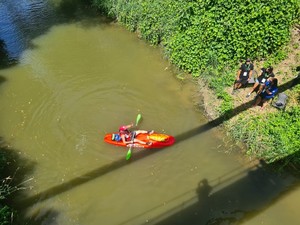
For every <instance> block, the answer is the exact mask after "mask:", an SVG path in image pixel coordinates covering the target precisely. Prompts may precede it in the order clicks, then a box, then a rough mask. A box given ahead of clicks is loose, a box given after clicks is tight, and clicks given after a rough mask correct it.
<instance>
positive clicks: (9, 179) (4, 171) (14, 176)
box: [0, 138, 59, 225]
mask: <svg viewBox="0 0 300 225" xmlns="http://www.w3.org/2000/svg"><path fill="white" fill-rule="evenodd" d="M0 158H1V162H5V163H1V164H0V171H1V172H0V181H1V183H0V187H1V185H2V187H4V188H5V190H8V186H9V187H10V188H9V192H10V193H11V194H10V195H9V196H8V198H7V199H3V200H1V201H0V208H1V207H2V203H3V204H6V205H8V206H10V207H11V208H12V209H14V208H15V207H14V204H13V202H12V201H11V200H10V198H11V197H13V196H14V195H15V194H18V195H20V194H21V193H23V194H22V195H23V197H25V194H24V189H26V188H30V184H31V183H32V182H33V178H32V177H30V174H32V172H33V170H34V168H35V165H36V164H35V163H34V162H29V161H28V160H26V159H24V158H23V157H22V156H21V154H20V152H19V151H18V150H16V149H12V148H11V147H9V146H8V145H7V144H6V143H5V142H4V140H3V139H2V138H0ZM5 185H6V186H5ZM58 215H59V212H58V211H55V210H52V209H47V208H45V209H44V210H43V212H38V215H33V217H34V220H32V219H31V218H28V217H27V216H26V215H23V214H22V213H21V212H17V214H12V215H11V218H10V224H23V225H26V224H31V225H40V224H53V225H55V224H57V223H56V221H55V218H57V216H58ZM2 222H3V224H6V223H5V222H4V221H1V224H2Z"/></svg>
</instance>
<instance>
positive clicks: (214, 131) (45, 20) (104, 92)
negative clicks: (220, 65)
mask: <svg viewBox="0 0 300 225" xmlns="http://www.w3.org/2000/svg"><path fill="white" fill-rule="evenodd" d="M0 22H1V27H0V39H1V40H2V42H3V43H4V44H5V45H4V46H5V48H4V50H5V55H6V56H7V61H8V62H10V63H9V64H7V66H5V67H3V68H2V69H0V77H1V84H0V103H1V108H0V115H1V117H0V136H1V138H2V139H3V140H4V141H5V142H6V143H7V150H8V151H14V152H15V153H16V155H17V156H18V158H19V159H20V161H19V162H18V163H19V170H17V171H16V173H17V174H19V176H20V175H22V182H23V183H22V184H21V186H20V187H24V188H25V190H22V191H20V192H18V193H17V195H16V197H15V199H14V200H13V204H14V205H15V207H17V208H18V209H19V210H20V211H21V212H22V216H23V218H24V221H27V223H28V224H45V225H50V224H61V225H77V224H78V225H81V224H86V225H94V224H95V225H96V224H97V225H98V224H106V225H121V224H130V225H134V224H137V225H138V224H170V225H171V224H172V225H173V224H220V225H221V224H222V225H223V224H224V225H225V224H245V225H254V224H272V225H277V224H278V225H279V224H280V225H281V224H283V223H287V224H290V225H293V224H295V225H296V224H299V221H300V220H299V216H298V215H297V211H296V209H297V203H298V200H299V199H300V190H299V187H298V183H299V182H298V179H297V178H296V177H295V176H293V175H292V174H288V173H285V172H283V173H282V174H277V173H275V172H274V171H272V170H270V169H269V167H268V166H266V165H265V164H264V163H256V162H252V161H251V160H248V159H245V158H244V159H243V156H241V155H240V153H239V147H238V146H236V145H235V144H234V143H232V142H231V141H230V140H228V138H226V135H224V133H223V131H222V130H221V129H220V128H218V127H215V126H214V125H213V124H210V123H208V121H207V119H206V118H205V116H204V115H203V114H202V112H201V109H199V106H198V104H197V101H198V97H197V96H196V95H194V93H196V91H197V85H196V82H193V80H192V79H186V80H183V81H182V80H181V79H177V78H176V74H177V73H178V72H177V71H176V69H174V68H173V67H172V66H171V65H170V64H169V63H168V61H167V60H166V59H164V58H163V54H162V52H161V50H160V49H159V48H158V47H152V46H149V44H147V43H146V42H145V41H143V40H140V39H138V38H137V36H136V34H134V33H130V32H128V31H127V30H125V29H124V28H123V27H121V26H120V25H118V24H116V23H114V22H113V21H109V20H108V19H106V18H103V17H101V16H99V15H98V14H97V12H96V11H94V10H93V9H92V8H91V7H89V6H87V5H85V4H82V3H81V2H80V1H58V0H56V1H55V0H48V1H30V0H22V1H16V0H13V1H0ZM187 77H188V76H187ZM139 113H140V114H141V115H142V120H141V122H140V124H139V128H140V129H146V130H150V129H154V130H155V131H158V132H162V133H167V134H171V135H173V136H175V138H176V143H175V144H174V145H172V146H170V147H168V148H164V149H158V150H143V149H133V153H132V158H131V159H130V160H129V161H126V160H125V156H126V152H127V150H128V149H126V148H120V147H116V146H113V145H109V144H107V143H104V141H103V137H104V135H105V134H106V133H108V132H113V131H116V130H117V129H118V127H119V126H120V125H123V124H129V123H131V122H134V121H135V118H136V116H137V114H139ZM283 207H284V209H286V210H282V208H283Z"/></svg>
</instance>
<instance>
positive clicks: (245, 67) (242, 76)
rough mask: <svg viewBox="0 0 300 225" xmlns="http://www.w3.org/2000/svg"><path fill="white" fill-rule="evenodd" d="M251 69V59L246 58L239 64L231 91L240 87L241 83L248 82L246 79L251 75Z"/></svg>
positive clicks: (252, 67)
mask: <svg viewBox="0 0 300 225" xmlns="http://www.w3.org/2000/svg"><path fill="white" fill-rule="evenodd" d="M253 69H254V66H253V64H252V63H251V60H250V59H249V58H248V59H247V60H246V62H245V63H243V64H242V65H241V67H240V69H239V70H238V72H237V77H236V80H235V82H234V86H233V91H232V93H234V92H235V90H237V89H239V88H241V87H242V86H243V85H245V84H247V83H248V81H249V80H250V79H251V77H252V72H253Z"/></svg>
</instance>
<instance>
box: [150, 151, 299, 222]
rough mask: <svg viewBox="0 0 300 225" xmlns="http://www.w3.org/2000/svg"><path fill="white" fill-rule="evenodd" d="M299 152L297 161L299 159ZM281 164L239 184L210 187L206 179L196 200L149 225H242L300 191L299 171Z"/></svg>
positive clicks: (261, 168)
mask: <svg viewBox="0 0 300 225" xmlns="http://www.w3.org/2000/svg"><path fill="white" fill-rule="evenodd" d="M299 153H300V152H297V153H295V155H294V157H299V156H300V154H299ZM281 163H282V162H281V161H278V162H275V163H272V164H268V165H267V164H265V163H264V162H263V161H261V162H260V164H258V165H257V166H256V167H254V168H252V169H249V170H247V171H245V173H244V176H242V177H241V178H239V179H238V180H236V181H234V182H232V183H229V184H226V185H225V186H224V184H223V185H222V187H221V188H220V187H218V186H220V184H222V182H221V183H219V184H216V185H210V183H209V182H208V181H207V179H203V180H201V181H200V182H199V185H198V187H197V188H196V190H195V192H196V194H197V197H196V198H193V199H189V200H187V201H185V202H182V203H181V204H178V207H175V208H173V209H171V210H169V211H167V212H165V213H163V214H161V215H159V216H158V217H156V218H153V220H152V221H151V222H150V223H148V224H152V225H153V224H155V225H186V224H189V225H224V224H235V225H237V224H242V223H243V222H245V221H247V220H250V219H251V218H253V217H255V216H257V215H258V214H260V213H262V212H264V210H266V209H268V208H269V207H270V206H272V205H273V204H275V203H276V202H277V201H279V200H280V199H281V198H283V197H284V196H286V195H288V194H289V193H290V192H291V191H293V190H295V189H296V188H298V187H299V184H300V173H299V171H300V170H299V169H300V168H299V167H298V168H297V169H296V170H295V168H294V169H293V170H291V169H290V168H287V167H286V168H284V169H283V170H281V172H280V173H279V172H278V169H277V168H278V167H281V166H282V165H281Z"/></svg>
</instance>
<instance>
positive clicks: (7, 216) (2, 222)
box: [0, 205, 13, 225]
mask: <svg viewBox="0 0 300 225" xmlns="http://www.w3.org/2000/svg"><path fill="white" fill-rule="evenodd" d="M12 213H13V211H12V209H10V208H9V207H8V206H1V205H0V225H8V224H11V223H10V221H11V215H12Z"/></svg>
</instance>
